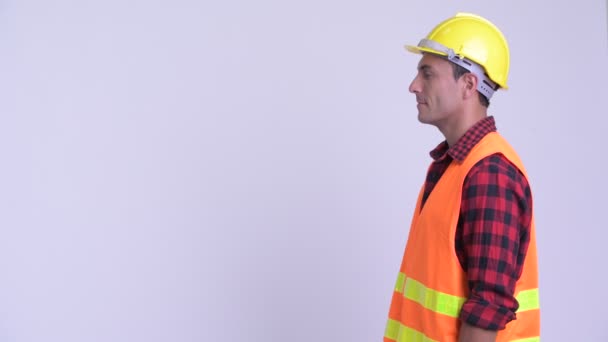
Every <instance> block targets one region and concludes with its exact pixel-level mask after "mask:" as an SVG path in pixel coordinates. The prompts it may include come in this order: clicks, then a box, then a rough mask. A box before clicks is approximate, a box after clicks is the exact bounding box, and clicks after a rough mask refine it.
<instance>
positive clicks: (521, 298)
mask: <svg viewBox="0 0 608 342" xmlns="http://www.w3.org/2000/svg"><path fill="white" fill-rule="evenodd" d="M516 299H517V302H518V303H519V309H517V312H522V311H527V310H538V309H539V308H540V303H539V300H538V289H532V290H524V291H520V292H519V293H518V294H517V297H516ZM522 341H523V340H522ZM526 342H527V341H526Z"/></svg>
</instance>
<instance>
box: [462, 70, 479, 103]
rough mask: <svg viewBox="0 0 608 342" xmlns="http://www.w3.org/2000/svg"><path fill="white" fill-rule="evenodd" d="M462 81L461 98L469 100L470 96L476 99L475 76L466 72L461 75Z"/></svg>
mask: <svg viewBox="0 0 608 342" xmlns="http://www.w3.org/2000/svg"><path fill="white" fill-rule="evenodd" d="M462 81H463V97H464V98H465V99H466V98H469V97H472V96H475V97H477V76H476V75H475V74H473V73H472V72H467V73H466V74H464V75H462Z"/></svg>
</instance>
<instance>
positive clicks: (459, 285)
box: [384, 13, 540, 342]
mask: <svg viewBox="0 0 608 342" xmlns="http://www.w3.org/2000/svg"><path fill="white" fill-rule="evenodd" d="M406 48H407V50H409V51H410V52H414V53H418V54H421V59H420V62H419V63H418V73H417V75H416V77H415V78H414V80H413V81H412V83H411V84H410V87H409V91H410V92H411V93H413V94H414V95H415V96H416V102H417V108H418V120H419V121H420V122H422V123H425V124H430V125H433V126H435V127H437V128H438V129H439V131H441V133H442V134H443V135H444V137H445V141H443V142H442V143H441V144H439V146H437V147H436V148H435V149H434V150H432V151H431V153H430V154H431V157H432V159H433V161H432V163H431V166H430V167H429V169H428V173H427V176H426V181H425V183H424V186H423V187H422V189H421V191H420V194H419V196H418V201H417V204H416V209H415V212H414V215H413V219H412V223H411V227H410V231H409V237H408V241H407V245H406V247H405V253H404V256H403V261H402V264H401V268H400V271H399V274H398V277H397V283H396V286H395V289H394V292H393V297H392V301H391V306H390V310H389V319H388V323H387V326H386V331H385V334H384V341H385V342H387V341H466V342H475V341H520V342H523V341H526V342H531V341H539V338H540V337H539V335H540V312H539V300H538V271H537V255H536V239H535V231H534V217H533V211H532V193H531V190H530V185H529V183H528V177H527V175H526V171H525V169H524V167H523V165H522V162H521V160H520V158H519V157H518V156H517V154H516V153H515V151H514V150H513V148H512V147H511V146H510V145H509V144H508V143H507V142H506V141H505V139H504V138H502V137H501V136H500V134H498V133H497V131H496V126H495V121H494V118H493V117H492V116H488V113H487V110H488V106H489V104H490V99H491V97H492V95H493V94H494V92H495V91H496V90H498V89H501V88H502V89H506V88H507V76H508V73H509V47H508V45H507V41H506V40H505V38H504V36H503V34H502V33H501V32H500V31H499V29H498V28H497V27H496V26H494V25H493V24H492V23H491V22H490V21H488V20H486V19H484V18H482V17H480V16H477V15H473V14H467V13H459V14H457V15H455V16H454V17H451V18H449V19H446V20H445V21H443V22H441V23H440V24H439V25H437V26H436V27H435V28H434V29H433V30H432V31H431V32H430V33H429V34H428V35H427V36H426V37H425V38H424V39H422V40H421V41H420V43H418V45H417V46H406Z"/></svg>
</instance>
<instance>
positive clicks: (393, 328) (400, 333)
mask: <svg viewBox="0 0 608 342" xmlns="http://www.w3.org/2000/svg"><path fill="white" fill-rule="evenodd" d="M384 337H385V338H388V339H390V340H392V341H397V342H437V341H435V340H432V339H430V338H428V337H427V336H426V335H424V334H423V333H421V332H420V331H416V330H414V329H412V328H408V327H406V326H405V325H403V324H401V323H400V322H398V321H395V320H393V319H389V320H388V323H387V324H386V330H385V331H384ZM525 342H528V341H525Z"/></svg>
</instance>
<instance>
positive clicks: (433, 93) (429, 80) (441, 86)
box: [409, 53, 462, 129]
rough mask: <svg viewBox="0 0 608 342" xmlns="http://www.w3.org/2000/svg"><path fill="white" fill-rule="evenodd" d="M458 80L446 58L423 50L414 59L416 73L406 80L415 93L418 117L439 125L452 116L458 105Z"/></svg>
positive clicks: (459, 107)
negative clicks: (416, 60)
mask: <svg viewBox="0 0 608 342" xmlns="http://www.w3.org/2000/svg"><path fill="white" fill-rule="evenodd" d="M459 89H460V87H459V85H458V81H456V80H455V79H454V72H453V69H452V65H451V63H450V62H448V61H447V60H445V59H443V58H441V57H438V56H435V55H432V54H428V53H425V54H423V56H422V58H421V59H420V62H419V63H418V74H417V75H416V78H414V80H413V81H412V83H411V84H410V88H409V90H410V92H411V93H413V94H415V95H416V102H417V103H418V120H419V121H420V122H422V123H426V124H431V125H434V126H437V127H438V128H440V129H441V127H443V126H445V125H448V124H449V123H450V122H451V121H452V120H453V119H456V117H457V114H458V112H459V111H460V110H461V108H462V98H461V96H460V91H459Z"/></svg>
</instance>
